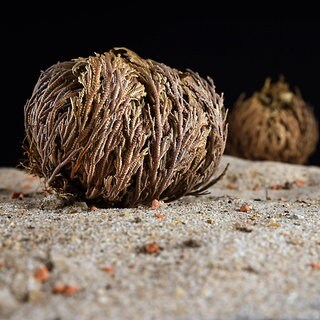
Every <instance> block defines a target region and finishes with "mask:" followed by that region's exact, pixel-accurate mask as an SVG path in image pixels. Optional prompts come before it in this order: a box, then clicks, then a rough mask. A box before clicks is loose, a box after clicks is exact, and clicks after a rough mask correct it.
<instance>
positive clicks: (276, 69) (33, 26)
mask: <svg viewBox="0 0 320 320" xmlns="http://www.w3.org/2000/svg"><path fill="white" fill-rule="evenodd" d="M1 44H2V62H1V78H2V85H1V88H2V89H1V91H2V92H1V96H2V98H1V100H2V101H1V110H2V112H1V123H0V130H1V132H0V134H1V135H0V137H1V138H0V139H1V156H0V166H16V165H17V164H18V163H19V161H20V160H21V159H22V157H23V154H22V149H21V144H22V140H23V136H24V126H23V108H24V104H25V103H26V101H27V99H28V98H29V97H30V96H31V93H32V90H33V87H34V85H35V83H36V81H37V79H38V77H39V75H40V71H41V70H45V69H46V68H48V67H50V66H51V65H52V64H54V63H56V62H58V61H64V60H69V59H73V58H77V57H79V56H82V57H86V56H88V55H92V54H94V53H95V52H97V53H103V52H105V51H108V50H110V49H111V48H113V47H127V48H129V49H131V50H133V51H135V52H136V53H138V54H139V55H140V56H141V57H143V58H151V59H153V60H156V61H159V62H163V63H165V64H167V65H169V66H171V67H175V68H177V69H179V70H181V71H183V70H185V69H187V68H189V69H191V70H193V71H196V72H198V73H199V74H200V75H201V76H203V77H206V76H210V77H211V78H212V79H213V80H214V83H215V85H216V90H217V92H219V93H222V92H223V93H224V96H225V106H226V107H227V108H229V109H232V107H233V104H234V102H235V100H236V99H237V98H238V96H239V95H240V94H241V93H242V92H246V93H247V94H251V93H253V91H255V90H258V89H260V88H261V86H262V85H263V82H264V80H265V78H266V77H271V78H272V79H274V80H277V79H278V77H279V75H281V74H283V75H284V76H285V78H286V80H287V81H288V82H289V83H290V84H291V85H292V87H294V86H297V87H299V88H300V90H301V93H302V96H303V97H304V99H305V100H306V101H307V102H309V103H310V104H311V105H312V106H313V107H314V110H315V113H316V116H317V118H318V119H320V72H319V71H320V22H319V21H317V20H283V19H273V20H260V21H258V20H215V19H213V18H211V19H198V20H194V19H192V20H190V19H187V18H175V19H165V20H164V21H162V22H159V21H157V23H156V21H155V23H150V22H149V23H146V22H144V21H143V19H137V21H136V20H130V21H129V20H122V21H120V20H119V21H114V20H113V21H110V20H109V19H108V17H106V18H105V19H104V20H102V21H98V20H93V21H88V22H87V23H79V21H78V20H77V19H73V18H72V17H68V18H67V19H63V18H61V17H60V18H59V19H55V21H54V22H52V21H50V22H49V23H44V22H43V21H42V23H35V22H30V21H29V22H26V23H24V24H23V25H21V26H20V27H17V26H12V25H10V24H7V25H5V26H3V28H2V38H1ZM308 164H309V165H320V146H319V145H318V148H317V152H316V153H315V154H313V156H312V157H311V158H310V160H309V163H308Z"/></svg>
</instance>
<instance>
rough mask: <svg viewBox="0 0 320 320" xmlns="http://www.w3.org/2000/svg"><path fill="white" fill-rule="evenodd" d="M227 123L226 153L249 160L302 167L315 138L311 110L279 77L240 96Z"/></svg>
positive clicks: (316, 125) (299, 95) (316, 126)
mask: <svg viewBox="0 0 320 320" xmlns="http://www.w3.org/2000/svg"><path fill="white" fill-rule="evenodd" d="M228 123H229V135H228V140H227V145H226V153H227V154H230V155H233V156H237V157H240V158H245V159H250V160H270V161H280V162H287V163H293V164H304V163H306V162H307V161H308V159H309V157H310V156H311V154H312V153H313V152H314V151H315V149H316V146H317V143H318V138H319V136H318V123H317V120H316V118H315V115H314V112H313V109H312V107H311V106H310V105H309V104H307V103H306V102H305V101H304V99H303V98H302V96H301V94H300V92H299V90H298V89H297V90H295V91H293V90H291V89H290V86H289V84H288V83H287V82H285V80H284V78H283V77H280V78H279V80H278V81H277V82H274V83H273V82H272V81H271V79H270V78H267V79H266V81H265V83H264V86H263V88H262V90H261V91H259V92H255V93H254V94H253V95H252V96H251V97H248V98H245V97H244V95H242V96H241V97H240V98H239V99H238V101H237V102H236V104H235V106H234V108H233V109H232V110H231V111H230V112H229V115H228Z"/></svg>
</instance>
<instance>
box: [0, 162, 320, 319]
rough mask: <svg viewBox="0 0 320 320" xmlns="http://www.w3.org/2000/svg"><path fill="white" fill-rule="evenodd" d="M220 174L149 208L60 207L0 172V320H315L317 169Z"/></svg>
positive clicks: (319, 217) (257, 166)
mask: <svg viewBox="0 0 320 320" xmlns="http://www.w3.org/2000/svg"><path fill="white" fill-rule="evenodd" d="M226 163H230V166H229V169H228V172H227V175H226V176H225V177H224V178H223V180H221V181H219V182H218V183H217V184H216V185H214V186H213V187H212V188H211V189H210V190H209V194H207V195H204V196H201V197H197V198H195V197H185V198H182V199H181V200H179V201H175V202H172V203H169V204H162V205H161V206H160V207H159V208H157V209H152V208H150V207H140V208H137V209H96V208H88V206H87V205H86V204H85V203H83V202H77V203H73V204H70V205H68V206H65V205H64V201H63V199H59V198H56V197H55V196H53V195H45V194H44V193H43V192H41V181H39V180H38V179H33V178H32V177H29V176H28V175H26V174H25V173H23V172H21V171H19V170H17V169H14V168H0V189H1V192H0V226H1V227H0V318H1V319H8V320H13V319H14V320H18V319H35V320H42V319H43V320H58V319H60V320H67V319H75V320H82V319H83V320H87V319H88V320H89V319H90V320H100V319H101V320H102V319H124V320H126V319H130V320H135V319H139V320H141V319H161V320H165V319H179V320H180V319H181V320H189V319H190V320H191V319H192V320H193V319H208V320H209V319H210V320H211V319H212V320H213V319H234V320H238V319H290V320H294V319H301V320H302V319H303V320H307V319H308V320H312V319H320V167H310V166H300V165H289V164H282V163H275V162H251V161H246V160H240V159H237V158H233V157H230V156H223V159H222V163H221V169H220V170H222V168H223V167H224V166H225V164H226ZM21 192H22V193H21ZM240 209H241V210H242V211H241V210H240Z"/></svg>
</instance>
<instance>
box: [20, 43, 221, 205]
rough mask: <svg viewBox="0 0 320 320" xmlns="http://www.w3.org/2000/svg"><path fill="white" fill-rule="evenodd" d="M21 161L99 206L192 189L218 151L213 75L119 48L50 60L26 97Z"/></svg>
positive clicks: (201, 186) (198, 187) (206, 181)
mask: <svg viewBox="0 0 320 320" xmlns="http://www.w3.org/2000/svg"><path fill="white" fill-rule="evenodd" d="M24 110H25V132H26V134H25V137H26V138H25V143H24V149H25V151H26V155H27V156H26V160H27V162H26V166H27V168H28V169H29V171H30V172H31V173H33V174H37V175H39V176H42V177H44V180H45V181H46V184H47V186H49V187H51V188H52V189H53V190H57V191H58V192H61V193H72V194H74V195H77V196H78V197H79V198H81V199H86V200H90V199H92V200H95V201H96V202H99V201H100V202H101V203H103V204H104V205H105V206H126V207H134V206H137V205H140V204H150V203H151V201H152V200H153V199H157V200H164V201H172V200H175V199H178V198H180V197H182V196H184V195H199V194H202V193H203V192H204V191H205V190H206V189H207V188H209V187H210V186H211V185H213V184H214V183H215V182H217V181H218V180H219V179H220V178H221V177H222V175H223V174H224V172H225V171H226V169H225V170H224V171H223V172H222V173H221V174H220V175H219V176H218V177H216V178H214V177H213V175H214V173H215V172H216V170H217V167H218V165H219V162H220V158H221V155H222V154H223V152H224V148H225V143H226V137H227V125H226V116H227V112H226V110H225V108H224V106H223V95H218V94H217V93H216V92H215V87H214V84H213V81H212V79H210V78H208V79H203V78H202V77H200V76H199V75H198V74H197V73H195V72H192V71H190V70H187V71H186V72H180V71H178V70H176V69H174V68H170V67H168V66H166V65H165V64H163V63H158V62H156V61H153V60H151V59H142V58H141V57H139V56H138V55H137V54H136V53H134V52H132V51H131V50H128V49H127V48H113V49H111V50H110V51H109V52H106V53H104V54H96V55H94V56H90V57H88V58H77V59H74V60H71V61H66V62H61V63H57V64H55V65H53V66H51V67H50V68H48V69H47V70H45V71H44V72H42V73H41V75H40V77H39V79H38V82H37V83H36V85H35V88H34V91H33V93H32V96H31V98H30V99H29V100H28V101H27V103H26V105H25V109H24Z"/></svg>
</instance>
